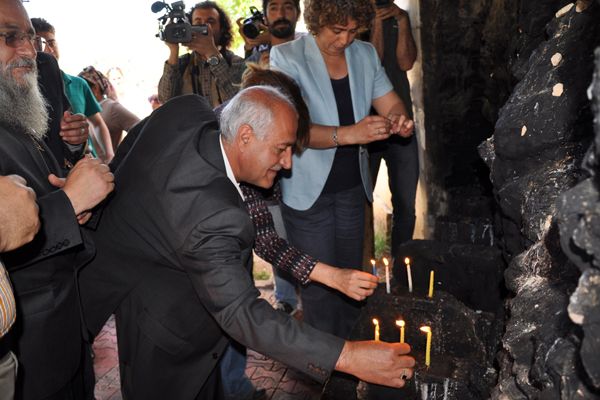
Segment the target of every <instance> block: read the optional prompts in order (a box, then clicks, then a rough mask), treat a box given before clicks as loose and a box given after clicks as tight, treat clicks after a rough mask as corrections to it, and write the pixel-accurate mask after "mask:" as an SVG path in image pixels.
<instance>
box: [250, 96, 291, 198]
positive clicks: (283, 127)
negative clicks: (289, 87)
mask: <svg viewBox="0 0 600 400" xmlns="http://www.w3.org/2000/svg"><path fill="white" fill-rule="evenodd" d="M273 115H274V116H275V118H274V122H273V124H272V126H271V129H270V130H269V132H268V133H267V134H266V135H265V137H263V138H262V139H261V138H258V137H256V136H255V135H254V134H252V135H251V138H250V140H249V142H248V143H247V147H246V149H245V151H244V154H245V157H244V159H243V160H244V161H243V164H242V168H243V170H244V171H245V173H244V177H243V179H242V180H243V181H244V182H247V183H251V184H253V185H255V186H258V187H262V188H265V189H266V188H270V187H271V186H273V182H274V180H275V177H276V176H277V174H278V173H279V171H281V169H282V168H284V169H290V168H291V167H292V145H293V144H294V142H295V140H296V130H297V129H298V116H297V115H296V113H295V111H294V110H292V109H291V108H290V107H289V106H287V105H283V104H277V105H276V106H275V107H273Z"/></svg>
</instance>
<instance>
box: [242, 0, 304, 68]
mask: <svg viewBox="0 0 600 400" xmlns="http://www.w3.org/2000/svg"><path fill="white" fill-rule="evenodd" d="M262 5H263V13H264V16H265V23H266V24H267V25H266V26H265V25H262V24H259V26H260V27H261V28H263V29H265V30H264V32H262V33H261V34H260V35H258V36H257V37H256V38H254V39H251V38H249V37H247V36H246V35H245V34H244V31H243V28H242V26H243V25H242V22H241V21H242V20H243V18H240V19H238V21H237V23H238V27H239V28H240V35H241V36H242V38H243V39H244V50H246V53H247V58H246V61H249V62H255V63H258V64H261V65H269V51H270V49H271V47H273V46H277V45H278V44H282V43H287V42H289V41H290V40H294V39H296V38H297V37H298V35H297V34H296V23H297V22H298V18H299V17H300V0H263V2H262Z"/></svg>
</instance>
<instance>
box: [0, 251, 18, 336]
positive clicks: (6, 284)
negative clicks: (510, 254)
mask: <svg viewBox="0 0 600 400" xmlns="http://www.w3.org/2000/svg"><path fill="white" fill-rule="evenodd" d="M16 315H17V309H16V306H15V297H14V296H13V292H12V287H11V286H10V281H9V280H8V273H7V272H6V269H4V265H2V261H0V338H1V337H3V336H4V335H5V334H6V332H8V330H9V329H10V327H11V326H12V324H13V323H14V322H15V317H16Z"/></svg>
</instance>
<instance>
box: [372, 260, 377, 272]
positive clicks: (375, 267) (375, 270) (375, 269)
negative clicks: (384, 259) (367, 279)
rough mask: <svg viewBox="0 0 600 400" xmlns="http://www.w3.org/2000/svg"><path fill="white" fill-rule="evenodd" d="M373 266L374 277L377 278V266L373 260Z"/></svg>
mask: <svg viewBox="0 0 600 400" xmlns="http://www.w3.org/2000/svg"><path fill="white" fill-rule="evenodd" d="M371 265H372V266H373V275H375V276H377V266H376V265H375V260H373V259H372V258H371Z"/></svg>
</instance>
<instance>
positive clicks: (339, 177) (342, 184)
mask: <svg viewBox="0 0 600 400" xmlns="http://www.w3.org/2000/svg"><path fill="white" fill-rule="evenodd" d="M331 86H332V88H333V94H334V96H335V103H336V105H337V110H338V117H339V120H340V126H348V125H353V124H354V123H355V121H354V109H353V108H352V93H351V92H350V79H349V77H348V75H346V77H345V78H342V79H332V80H331ZM332 133H333V132H332ZM360 184H361V179H360V168H359V165H358V145H356V144H352V145H348V146H339V147H338V148H337V149H336V152H335V158H334V159H333V165H332V166H331V171H330V172H329V176H328V177H327V182H326V183H325V187H324V188H323V193H334V192H339V191H342V190H346V189H351V188H353V187H355V186H357V185H360Z"/></svg>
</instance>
